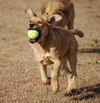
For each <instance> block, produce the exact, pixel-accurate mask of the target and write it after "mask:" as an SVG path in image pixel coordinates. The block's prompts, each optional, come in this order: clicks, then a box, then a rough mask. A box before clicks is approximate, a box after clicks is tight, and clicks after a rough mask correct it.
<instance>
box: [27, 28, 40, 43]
mask: <svg viewBox="0 0 100 103" xmlns="http://www.w3.org/2000/svg"><path fill="white" fill-rule="evenodd" d="M28 30H36V31H38V32H39V35H38V37H37V38H35V39H31V38H29V42H30V43H32V44H33V43H35V42H37V41H38V40H39V39H40V37H41V31H40V30H39V29H30V28H29V29H28Z"/></svg>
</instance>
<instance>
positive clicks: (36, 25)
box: [25, 9, 49, 37]
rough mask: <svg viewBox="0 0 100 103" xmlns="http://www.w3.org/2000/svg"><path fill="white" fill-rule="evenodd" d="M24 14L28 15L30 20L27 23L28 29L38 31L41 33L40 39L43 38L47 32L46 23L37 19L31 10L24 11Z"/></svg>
mask: <svg viewBox="0 0 100 103" xmlns="http://www.w3.org/2000/svg"><path fill="white" fill-rule="evenodd" d="M25 12H26V13H27V14H28V15H29V17H30V20H29V23H28V29H30V30H38V31H39V33H41V37H45V36H46V35H47V34H48V32H49V30H48V24H47V23H46V21H45V20H44V19H42V18H40V17H38V16H37V15H36V14H35V13H34V12H33V11H32V10H31V9H26V10H25Z"/></svg>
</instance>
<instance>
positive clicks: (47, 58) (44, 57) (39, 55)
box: [31, 44, 53, 65]
mask: <svg viewBox="0 0 100 103" xmlns="http://www.w3.org/2000/svg"><path fill="white" fill-rule="evenodd" d="M31 46H32V48H33V51H34V56H35V59H36V61H37V62H42V63H43V64H44V65H46V64H52V63H53V62H52V57H51V53H50V52H46V51H45V50H44V49H43V48H42V47H41V46H40V45H39V44H36V45H31Z"/></svg>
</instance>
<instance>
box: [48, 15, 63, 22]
mask: <svg viewBox="0 0 100 103" xmlns="http://www.w3.org/2000/svg"><path fill="white" fill-rule="evenodd" d="M61 20H62V15H58V14H54V15H53V16H52V17H51V18H50V20H48V22H49V23H50V24H54V23H57V22H59V21H61Z"/></svg>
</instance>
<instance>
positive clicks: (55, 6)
mask: <svg viewBox="0 0 100 103" xmlns="http://www.w3.org/2000/svg"><path fill="white" fill-rule="evenodd" d="M63 9H64V5H63V4H62V3H60V2H52V1H50V2H48V3H46V4H44V5H43V6H42V8H41V10H42V15H43V19H44V20H46V21H47V22H48V23H50V24H53V25H59V24H61V22H62V20H63V18H64V13H63Z"/></svg>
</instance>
